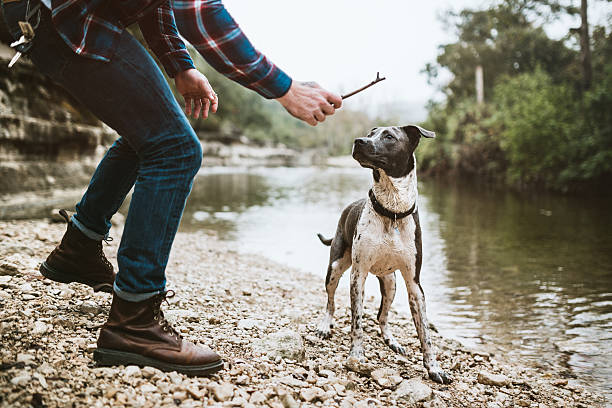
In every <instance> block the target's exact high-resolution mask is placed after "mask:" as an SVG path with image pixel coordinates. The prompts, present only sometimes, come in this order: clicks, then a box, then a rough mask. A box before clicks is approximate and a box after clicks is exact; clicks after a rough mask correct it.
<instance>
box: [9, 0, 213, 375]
mask: <svg viewBox="0 0 612 408" xmlns="http://www.w3.org/2000/svg"><path fill="white" fill-rule="evenodd" d="M22 3H23V2H19V3H10V4H8V5H7V6H8V7H7V8H6V9H5V10H7V11H8V12H7V13H6V15H7V22H8V23H9V25H10V26H12V28H13V30H12V31H13V33H15V27H16V22H17V21H18V20H19V19H20V18H21V12H22V10H16V9H15V8H14V6H15V5H16V6H17V7H21V6H22ZM34 41H35V43H34V46H33V47H32V50H31V58H32V61H33V62H34V64H35V65H36V66H37V67H38V68H39V69H40V70H41V71H43V72H45V73H47V74H48V75H50V76H51V77H52V79H54V80H55V81H57V82H58V83H60V84H61V85H62V86H64V87H65V88H66V89H67V90H68V91H69V92H71V93H72V94H73V95H74V96H75V97H76V98H77V99H79V100H80V101H82V102H83V103H84V104H85V106H87V107H88V108H89V109H90V110H91V111H92V112H93V113H94V114H95V115H96V116H98V117H99V118H100V119H101V120H103V121H104V122H105V123H107V124H108V125H109V126H111V127H112V128H114V129H115V130H116V131H117V132H118V133H119V134H120V135H121V136H122V141H121V143H124V141H125V143H127V144H128V145H129V147H130V148H131V150H133V152H134V153H135V156H134V155H130V154H129V151H130V150H129V149H127V150H125V151H123V152H122V150H120V148H117V149H115V150H113V149H111V154H110V155H107V156H106V158H105V160H104V161H103V163H101V165H100V167H99V168H98V170H97V171H96V174H95V175H94V177H93V178H92V181H91V183H90V185H89V188H88V191H87V194H86V195H85V197H83V200H82V201H81V203H79V212H78V213H77V219H78V220H79V221H82V222H91V223H92V224H91V226H87V227H88V228H91V229H93V228H100V229H99V230H98V232H99V233H103V232H104V229H103V228H104V227H103V226H101V225H97V226H96V225H93V224H95V223H96V220H98V221H99V220H101V219H104V220H105V217H107V216H108V215H109V214H111V213H112V212H113V211H114V210H115V209H116V208H115V207H117V206H118V204H119V203H120V201H122V200H123V196H124V195H125V192H126V189H128V185H129V181H130V180H131V179H133V175H132V174H133V173H131V172H130V171H127V172H124V174H123V177H121V172H122V169H123V170H125V169H132V170H131V171H133V169H134V167H133V163H135V162H137V163H138V170H137V179H136V184H135V186H134V194H133V196H132V201H131V204H130V209H129V212H128V216H127V220H126V225H125V228H124V234H123V237H122V240H121V245H120V248H119V255H118V263H119V274H118V277H117V279H116V281H115V294H114V296H113V303H112V305H111V311H110V315H109V319H108V321H107V322H106V324H105V325H104V327H103V328H102V330H101V332H100V337H99V338H98V350H97V352H96V353H95V358H96V360H97V361H98V362H100V363H102V364H126V365H127V364H140V365H144V364H146V365H152V366H156V367H158V368H161V369H164V370H177V371H181V372H189V373H191V374H205V373H209V372H214V371H217V370H218V369H220V368H221V367H222V365H223V363H222V361H221V359H220V358H219V356H218V355H217V354H216V353H214V352H212V351H211V350H208V349H204V348H201V347H197V346H195V345H193V344H191V343H189V342H187V341H182V339H181V338H180V336H179V335H178V333H177V332H176V331H174V329H172V327H170V325H169V324H168V323H167V322H166V321H165V319H164V317H163V313H162V312H161V310H160V305H161V303H162V301H163V299H164V298H165V297H166V296H167V292H166V291H165V267H166V263H167V260H168V255H169V252H170V247H171V245H172V242H173V240H174V237H175V234H176V230H177V228H178V224H179V221H180V218H181V215H182V212H183V208H184V205H185V200H186V198H187V196H188V195H189V192H190V190H191V185H192V182H193V178H194V176H195V174H196V173H197V171H198V169H199V168H200V164H201V160H202V148H201V145H200V142H199V140H198V139H197V137H196V135H195V133H194V131H193V129H192V128H191V126H190V124H189V122H188V121H187V118H186V117H185V115H184V114H183V112H182V111H181V109H180V107H179V105H178V103H177V102H176V100H175V99H174V96H173V95H172V92H171V91H170V88H169V87H168V85H167V83H166V82H165V79H164V77H163V75H162V74H161V72H160V71H159V69H158V68H157V66H156V64H155V62H154V61H153V59H152V58H151V57H150V55H149V54H148V53H147V52H146V50H145V49H144V48H143V47H142V46H141V45H140V44H139V43H138V41H136V40H135V39H134V38H133V37H132V36H131V35H130V34H129V33H127V32H124V33H123V34H122V36H121V38H120V41H119V42H118V44H117V45H116V50H115V55H114V57H113V59H112V61H111V62H108V63H104V62H99V61H95V60H91V59H87V58H82V57H79V56H77V55H76V54H74V53H72V51H71V50H70V49H68V47H67V46H66V45H65V44H64V43H63V41H62V40H61V38H60V37H59V35H58V34H57V33H56V32H55V29H54V28H53V24H52V22H51V21H50V14H49V12H48V10H44V11H43V16H42V21H41V24H40V26H39V27H38V30H37V35H36V37H35V40H34ZM114 153H117V155H116V156H114V155H113V154H114ZM114 160H116V161H117V162H116V163H115V162H114ZM124 161H130V162H131V163H132V165H130V163H125V162H124ZM118 179H119V180H123V182H121V183H118V182H117V180H118ZM79 217H82V218H83V219H82V220H81V219H80V218H79ZM88 217H90V218H91V219H90V218H88Z"/></svg>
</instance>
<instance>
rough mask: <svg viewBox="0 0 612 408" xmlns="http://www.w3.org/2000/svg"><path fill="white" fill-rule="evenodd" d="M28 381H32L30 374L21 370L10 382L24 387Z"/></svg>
mask: <svg viewBox="0 0 612 408" xmlns="http://www.w3.org/2000/svg"><path fill="white" fill-rule="evenodd" d="M30 381H32V376H31V375H30V374H29V373H27V372H21V373H19V374H18V375H16V376H15V377H13V378H12V379H11V384H13V385H17V386H20V387H25V386H26V385H27V384H28V383H29V382H30Z"/></svg>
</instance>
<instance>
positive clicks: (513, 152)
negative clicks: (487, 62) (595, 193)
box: [495, 70, 581, 187]
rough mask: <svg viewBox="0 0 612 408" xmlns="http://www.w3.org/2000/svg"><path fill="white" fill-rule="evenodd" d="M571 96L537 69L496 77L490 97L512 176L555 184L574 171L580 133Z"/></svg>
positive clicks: (511, 177)
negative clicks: (495, 85) (501, 77)
mask: <svg viewBox="0 0 612 408" xmlns="http://www.w3.org/2000/svg"><path fill="white" fill-rule="evenodd" d="M574 101H575V96H574V92H572V91H571V90H569V89H568V88H567V87H566V86H564V85H555V84H553V83H552V80H551V78H550V76H549V75H547V74H546V73H545V72H543V71H542V70H536V71H535V72H533V73H525V74H521V75H518V76H516V77H513V78H509V79H507V80H504V81H500V83H499V84H498V85H497V87H496V88H495V102H496V104H497V106H496V108H497V109H498V112H499V114H498V120H499V121H500V123H501V124H502V126H503V132H502V139H501V147H502V149H503V151H504V152H505V153H506V156H507V158H508V160H509V168H508V171H509V176H510V179H511V181H513V182H517V181H518V182H521V183H522V184H529V183H531V184H533V183H544V184H547V185H551V186H556V187H558V186H561V185H563V184H565V183H567V182H568V181H570V180H571V179H572V178H573V177H572V176H575V166H576V164H577V163H576V159H578V157H577V155H579V151H578V149H577V148H578V147H579V144H580V143H581V138H580V136H579V135H576V134H574V132H575V130H576V129H575V126H576V125H575V120H576V112H575V108H576V106H575V102H574Z"/></svg>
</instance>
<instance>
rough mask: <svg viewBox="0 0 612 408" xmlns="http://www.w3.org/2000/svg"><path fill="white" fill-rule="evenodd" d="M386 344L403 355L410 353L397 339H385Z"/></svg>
mask: <svg viewBox="0 0 612 408" xmlns="http://www.w3.org/2000/svg"><path fill="white" fill-rule="evenodd" d="M385 344H386V345H387V346H389V348H390V349H391V350H393V351H394V352H396V353H397V354H401V355H402V356H405V355H406V354H408V353H407V352H406V349H405V348H404V347H402V346H401V345H400V344H399V343H398V342H397V341H396V340H387V339H385Z"/></svg>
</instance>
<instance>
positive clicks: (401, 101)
mask: <svg viewBox="0 0 612 408" xmlns="http://www.w3.org/2000/svg"><path fill="white" fill-rule="evenodd" d="M575 1H576V3H577V4H579V0H575ZM591 3H594V1H593V0H591ZM598 3H601V4H596V5H594V6H592V7H591V10H590V11H591V13H590V14H591V15H590V16H589V17H590V20H591V22H597V21H600V22H603V21H604V20H605V15H606V13H609V11H610V8H611V7H610V6H606V3H607V2H605V1H599V2H598ZM224 4H225V6H226V8H227V10H228V11H229V12H230V13H231V14H232V16H233V17H234V19H235V20H236V21H237V22H238V24H239V25H240V26H241V27H242V29H243V30H244V32H245V33H246V35H247V36H248V37H249V39H250V40H251V41H252V42H253V44H254V45H255V47H256V48H258V49H259V50H260V51H262V52H263V53H264V54H265V55H266V56H268V57H269V58H270V59H271V60H272V61H273V62H274V63H275V64H277V65H278V66H279V67H281V68H282V69H283V70H285V71H286V72H287V73H288V74H289V75H290V76H291V77H292V78H294V79H295V80H299V81H316V82H318V83H319V84H321V86H323V87H325V88H327V89H329V90H330V91H334V92H337V93H340V94H342V93H347V92H348V91H352V90H354V89H357V88H359V87H361V86H363V85H365V84H367V83H369V82H371V81H372V80H374V78H375V77H376V72H380V73H381V76H385V77H386V78H387V79H386V80H385V81H383V82H381V83H379V84H377V85H376V86H374V87H372V88H370V89H368V90H367V91H364V92H363V93H361V94H359V95H356V96H354V97H352V98H350V99H348V100H346V101H345V106H346V107H350V108H351V109H356V110H366V111H367V112H369V113H370V114H372V115H377V114H380V115H383V116H385V114H388V113H390V112H391V113H399V114H400V115H401V116H402V117H405V118H406V120H413V121H418V120H422V119H424V117H425V104H426V103H427V101H428V100H430V99H431V98H438V99H439V98H440V94H439V93H438V92H437V90H436V87H435V86H431V85H429V84H428V83H427V77H426V76H425V75H424V74H422V73H421V70H422V69H423V68H424V67H425V64H426V63H428V62H433V61H435V58H436V56H437V54H438V47H439V45H441V44H445V43H448V42H451V41H453V40H454V35H453V32H452V29H451V28H450V27H444V26H443V24H442V23H441V21H440V20H439V18H438V17H439V16H440V15H441V14H442V13H444V11H446V10H449V9H454V10H460V9H463V8H466V7H480V6H483V5H486V4H490V2H489V1H486V0H455V1H449V0H428V1H411V0H378V1H371V0H370V1H365V0H310V1H308V2H302V1H300V2H298V1H287V0H258V1H248V0H225V1H224ZM605 7H607V9H606V8H605ZM578 25H579V23H578V22H577V21H576V22H572V21H563V22H560V23H558V24H556V25H555V26H553V27H551V29H550V30H549V31H550V32H551V35H553V36H557V37H559V36H561V35H563V33H565V32H567V27H569V26H578Z"/></svg>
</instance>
